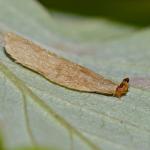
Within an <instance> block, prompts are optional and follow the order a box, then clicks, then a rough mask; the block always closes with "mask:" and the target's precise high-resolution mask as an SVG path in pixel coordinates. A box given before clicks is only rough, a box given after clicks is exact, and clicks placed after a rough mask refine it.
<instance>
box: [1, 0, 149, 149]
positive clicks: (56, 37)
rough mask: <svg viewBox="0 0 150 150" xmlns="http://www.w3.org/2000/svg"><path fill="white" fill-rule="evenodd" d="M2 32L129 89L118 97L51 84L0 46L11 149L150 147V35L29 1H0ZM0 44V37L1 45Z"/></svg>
mask: <svg viewBox="0 0 150 150" xmlns="http://www.w3.org/2000/svg"><path fill="white" fill-rule="evenodd" d="M0 31H1V32H4V31H12V32H16V33H19V34H22V35H23V36H25V37H27V38H28V39H30V40H32V41H34V42H36V43H37V44H40V45H41V46H42V47H44V48H47V49H48V50H49V51H51V52H55V53H57V54H58V55H60V56H63V57H64V58H67V59H69V60H71V61H74V62H76V63H78V64H81V65H84V66H85V67H88V68H90V69H92V70H93V71H95V72H97V73H99V74H101V75H103V76H106V77H107V78H109V79H112V80H114V81H116V82H120V81H121V79H122V78H124V77H129V78H130V79H131V86H130V89H129V92H128V94H127V95H126V96H124V97H122V98H121V100H118V99H117V98H115V97H108V96H104V95H100V94H91V93H82V92H77V91H73V90H68V89H65V88H63V87H60V86H58V85H55V84H52V83H50V82H49V81H47V80H46V79H44V78H43V77H41V76H40V75H38V74H36V73H34V72H32V71H30V70H28V69H26V68H23V67H22V66H20V65H18V64H16V63H15V62H13V61H12V60H11V59H10V58H9V57H8V56H7V55H6V54H5V51H4V48H3V45H2V44H1V46H0V87H1V88H0V127H1V130H2V133H3V137H4V143H5V145H6V147H7V148H8V149H12V148H13V149H16V148H19V147H30V146H40V147H41V146H43V147H53V148H54V149H58V150H72V149H74V150H88V149H89V150H126V149H129V150H131V149H132V150H141V149H145V150H149V149H150V142H149V141H150V117H149V116H150V84H149V83H150V73H149V72H150V69H149V68H150V61H149V59H150V50H149V49H150V45H149V39H150V30H149V28H147V29H143V30H140V29H137V28H136V27H132V26H127V25H124V24H119V23H115V22H110V21H108V20H105V19H98V18H97V19H91V18H82V17H74V16H65V15H64V14H61V15H59V14H57V15H55V14H49V13H48V12H47V11H46V10H45V9H44V8H43V7H42V6H41V5H40V4H38V3H37V2H36V1H32V0H13V1H12V0H5V1H4V0H0ZM0 41H1V42H0V43H2V39H1V40H0Z"/></svg>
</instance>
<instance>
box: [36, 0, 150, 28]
mask: <svg viewBox="0 0 150 150" xmlns="http://www.w3.org/2000/svg"><path fill="white" fill-rule="evenodd" d="M39 2H41V3H42V4H43V5H44V6H45V7H46V8H47V9H48V10H54V11H60V12H66V13H71V14H77V15H83V16H93V17H94V16H95V17H97V16H99V17H103V18H108V19H111V20H113V21H118V22H122V23H126V24H132V25H135V26H139V27H145V26H148V25H150V0H39Z"/></svg>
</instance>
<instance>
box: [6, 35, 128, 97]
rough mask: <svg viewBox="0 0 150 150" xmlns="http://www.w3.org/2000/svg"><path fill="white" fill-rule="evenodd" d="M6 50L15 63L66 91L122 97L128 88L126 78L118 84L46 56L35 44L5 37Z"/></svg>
mask: <svg viewBox="0 0 150 150" xmlns="http://www.w3.org/2000/svg"><path fill="white" fill-rule="evenodd" d="M4 39H5V50H6V53H8V54H9V55H10V57H12V58H13V59H14V60H15V62H16V63H19V64H21V65H23V66H25V67H26V68H29V69H31V70H33V71H35V72H37V73H39V74H41V75H42V76H44V77H45V78H47V79H48V80H50V81H51V82H53V83H56V84H58V85H61V86H64V87H66V88H69V89H73V90H77V91H83V92H95V93H101V94H105V95H112V96H116V97H121V96H122V95H125V94H126V93H127V91H128V87H129V78H125V79H123V81H122V82H121V83H120V84H117V83H114V82H113V81H111V80H109V79H105V78H104V77H103V76H101V75H99V74H97V73H95V72H93V71H91V70H90V69H88V68H86V67H83V66H81V65H78V64H76V63H73V62H71V61H69V60H66V59H64V58H61V57H59V56H57V55H56V54H53V53H49V52H48V51H47V50H45V49H43V48H41V47H40V46H38V45H37V44H34V43H33V42H31V41H29V40H27V39H25V38H23V37H21V36H19V35H16V34H15V33H10V32H8V33H5V35H4Z"/></svg>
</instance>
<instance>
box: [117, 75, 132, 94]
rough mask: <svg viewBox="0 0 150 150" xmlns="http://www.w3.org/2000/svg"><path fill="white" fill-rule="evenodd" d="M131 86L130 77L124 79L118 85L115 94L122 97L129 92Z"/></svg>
mask: <svg viewBox="0 0 150 150" xmlns="http://www.w3.org/2000/svg"><path fill="white" fill-rule="evenodd" d="M128 88H129V78H125V79H123V81H122V82H121V84H120V85H119V86H117V88H116V92H115V96H116V97H121V96H122V95H125V94H126V93H127V92H128Z"/></svg>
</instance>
